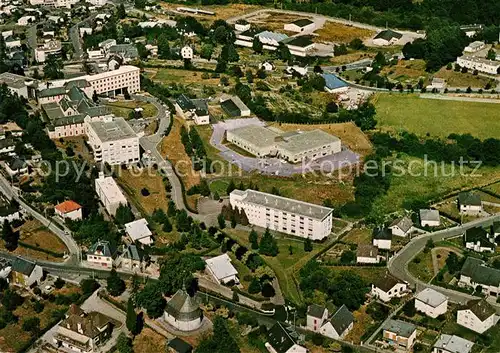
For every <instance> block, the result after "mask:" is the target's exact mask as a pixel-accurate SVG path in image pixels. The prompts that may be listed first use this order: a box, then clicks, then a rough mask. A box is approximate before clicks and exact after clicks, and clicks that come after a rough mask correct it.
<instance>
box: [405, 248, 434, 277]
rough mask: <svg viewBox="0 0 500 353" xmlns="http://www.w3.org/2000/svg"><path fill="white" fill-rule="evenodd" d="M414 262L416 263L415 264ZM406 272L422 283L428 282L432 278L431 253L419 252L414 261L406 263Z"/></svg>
mask: <svg viewBox="0 0 500 353" xmlns="http://www.w3.org/2000/svg"><path fill="white" fill-rule="evenodd" d="M415 260H416V261H417V262H415ZM408 270H409V271H410V273H411V274H413V275H414V276H416V277H417V278H419V279H420V280H422V281H424V282H429V281H430V280H431V279H432V277H434V268H433V266H432V254H431V252H430V251H429V252H421V253H419V254H418V255H417V256H416V257H415V259H413V260H412V261H410V262H409V263H408Z"/></svg>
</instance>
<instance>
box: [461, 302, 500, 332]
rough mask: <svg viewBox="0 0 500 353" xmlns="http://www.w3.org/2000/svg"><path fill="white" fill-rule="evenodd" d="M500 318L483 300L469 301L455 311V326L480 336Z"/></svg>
mask: <svg viewBox="0 0 500 353" xmlns="http://www.w3.org/2000/svg"><path fill="white" fill-rule="evenodd" d="M499 318H500V316H498V315H497V312H496V310H495V308H493V306H491V304H489V303H488V302H487V301H486V300H484V299H476V300H470V301H469V302H468V303H467V304H466V305H465V306H463V307H462V308H460V309H459V310H458V311H457V324H459V325H460V326H463V327H466V328H468V329H470V330H472V331H475V332H477V333H479V334H482V333H484V332H486V331H488V330H489V329H490V328H492V327H493V326H494V325H496V323H497V322H498V320H499Z"/></svg>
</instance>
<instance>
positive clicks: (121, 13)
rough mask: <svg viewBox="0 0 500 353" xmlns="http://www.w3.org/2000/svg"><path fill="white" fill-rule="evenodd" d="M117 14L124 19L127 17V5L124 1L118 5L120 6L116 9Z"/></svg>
mask: <svg viewBox="0 0 500 353" xmlns="http://www.w3.org/2000/svg"><path fill="white" fill-rule="evenodd" d="M116 16H117V17H118V18H119V19H122V20H123V19H124V18H125V17H127V13H126V12H125V6H124V5H123V3H122V4H120V5H118V8H117V9H116Z"/></svg>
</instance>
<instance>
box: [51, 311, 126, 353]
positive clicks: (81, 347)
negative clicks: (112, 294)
mask: <svg viewBox="0 0 500 353" xmlns="http://www.w3.org/2000/svg"><path fill="white" fill-rule="evenodd" d="M116 324H117V322H116V321H115V320H113V319H112V318H110V317H108V316H106V315H104V314H102V313H100V312H97V311H92V312H89V313H86V312H85V311H83V310H82V309H81V308H79V307H78V306H76V305H75V304H72V305H71V306H70V308H69V310H68V312H67V313H66V317H65V319H64V320H63V321H61V323H60V324H59V326H58V327H57V331H56V333H55V335H54V344H55V345H56V346H57V347H58V348H59V347H64V348H66V349H69V350H72V351H75V352H82V353H91V352H99V351H100V349H99V346H101V345H102V344H103V343H105V342H106V341H107V340H108V339H109V338H110V337H111V334H112V332H113V327H114V326H115V325H116Z"/></svg>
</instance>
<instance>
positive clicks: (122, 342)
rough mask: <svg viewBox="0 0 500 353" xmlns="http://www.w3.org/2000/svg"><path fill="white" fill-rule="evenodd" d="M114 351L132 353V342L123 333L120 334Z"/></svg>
mask: <svg viewBox="0 0 500 353" xmlns="http://www.w3.org/2000/svg"><path fill="white" fill-rule="evenodd" d="M116 349H117V350H118V352H120V353H132V352H133V350H132V340H131V339H130V338H129V337H127V335H126V334H125V333H123V332H122V333H120V335H119V336H118V339H117V341H116Z"/></svg>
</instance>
